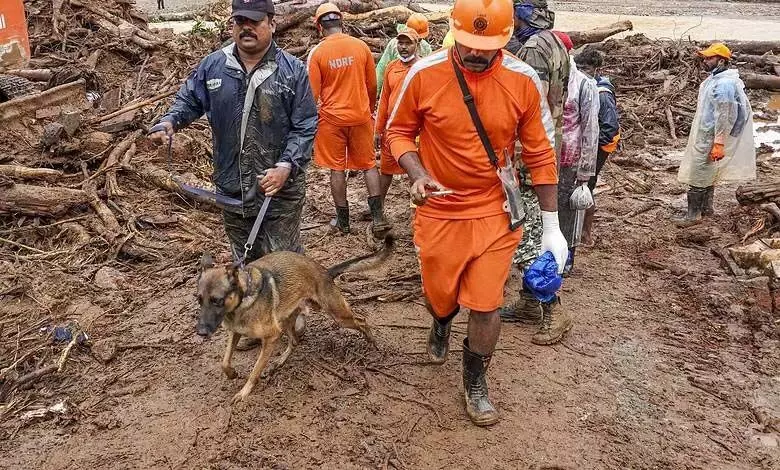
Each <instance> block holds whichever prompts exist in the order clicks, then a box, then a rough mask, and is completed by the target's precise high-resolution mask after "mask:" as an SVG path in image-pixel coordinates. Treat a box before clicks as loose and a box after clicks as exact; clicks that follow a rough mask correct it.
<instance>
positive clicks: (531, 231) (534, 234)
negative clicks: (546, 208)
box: [512, 185, 542, 270]
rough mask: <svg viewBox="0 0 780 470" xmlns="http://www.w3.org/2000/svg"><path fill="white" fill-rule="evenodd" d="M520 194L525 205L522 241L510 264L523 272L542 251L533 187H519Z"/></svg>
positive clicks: (538, 215) (539, 212) (539, 211)
mask: <svg viewBox="0 0 780 470" xmlns="http://www.w3.org/2000/svg"><path fill="white" fill-rule="evenodd" d="M520 194H521V196H522V200H523V204H525V221H524V222H523V239H522V240H521V241H520V244H519V245H518V246H517V250H516V251H515V256H514V258H512V263H514V264H516V265H517V267H518V268H520V269H521V270H525V269H526V268H528V267H529V266H531V264H532V263H533V262H534V261H536V258H538V257H539V255H540V254H541V251H542V210H541V209H540V208H539V198H538V197H537V196H536V191H534V188H533V186H527V185H520Z"/></svg>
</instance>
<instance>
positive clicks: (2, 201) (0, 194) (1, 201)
mask: <svg viewBox="0 0 780 470" xmlns="http://www.w3.org/2000/svg"><path fill="white" fill-rule="evenodd" d="M88 202H89V196H88V195H87V193H85V192H84V191H81V190H78V189H68V188H60V187H46V186H33V185H27V184H12V185H10V186H0V214H25V215H45V216H53V215H57V214H61V213H63V212H65V211H67V210H68V209H70V208H71V207H73V206H77V205H80V204H86V203H88Z"/></svg>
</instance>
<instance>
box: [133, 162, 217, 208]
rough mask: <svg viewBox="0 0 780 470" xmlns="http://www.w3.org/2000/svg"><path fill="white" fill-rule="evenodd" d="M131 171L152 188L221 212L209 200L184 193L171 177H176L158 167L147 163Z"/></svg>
mask: <svg viewBox="0 0 780 470" xmlns="http://www.w3.org/2000/svg"><path fill="white" fill-rule="evenodd" d="M133 171H135V173H136V175H137V176H138V177H139V178H140V179H141V180H142V181H143V182H145V183H149V184H152V185H153V186H156V187H158V188H160V189H164V190H166V191H171V192H174V193H176V194H178V195H180V196H182V197H184V198H186V199H188V200H191V201H197V202H201V203H203V204H204V205H207V206H210V207H214V208H217V209H220V210H221V208H220V207H219V206H218V205H216V204H214V202H213V201H210V200H209V199H201V198H198V197H196V196H195V195H193V194H191V193H189V192H187V191H184V190H183V189H182V188H181V187H180V186H179V185H178V184H177V183H176V181H175V180H174V179H173V178H172V177H171V176H177V175H171V173H169V172H168V171H166V170H164V169H162V168H160V167H157V166H155V165H152V164H149V163H147V164H145V165H142V166H139V167H138V168H134V169H133ZM177 179H179V177H177ZM189 183H191V184H192V185H193V186H198V187H205V186H208V185H207V184H206V183H203V182H200V183H198V182H194V181H193V182H189Z"/></svg>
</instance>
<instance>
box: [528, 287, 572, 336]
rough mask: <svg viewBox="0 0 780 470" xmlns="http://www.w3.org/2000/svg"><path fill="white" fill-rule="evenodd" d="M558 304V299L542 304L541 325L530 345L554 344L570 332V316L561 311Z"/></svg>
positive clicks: (559, 301)
mask: <svg viewBox="0 0 780 470" xmlns="http://www.w3.org/2000/svg"><path fill="white" fill-rule="evenodd" d="M560 303H561V300H560V298H559V297H556V298H555V300H553V301H552V302H550V303H543V304H542V325H541V326H540V327H539V331H537V332H536V333H534V335H533V336H532V337H531V342H532V343H534V344H538V345H540V346H548V345H550V344H555V343H557V342H559V341H560V340H561V339H563V335H565V334H566V333H567V332H568V331H569V330H571V327H572V321H571V316H569V314H568V313H566V312H565V311H563V310H561V306H560Z"/></svg>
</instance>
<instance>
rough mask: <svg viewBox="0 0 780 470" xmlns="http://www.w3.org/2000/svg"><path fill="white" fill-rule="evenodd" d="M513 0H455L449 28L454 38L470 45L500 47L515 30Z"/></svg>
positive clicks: (485, 47)
mask: <svg viewBox="0 0 780 470" xmlns="http://www.w3.org/2000/svg"><path fill="white" fill-rule="evenodd" d="M513 16H514V13H513V9H512V0H455V5H454V6H453V7H452V14H451V15H450V29H451V30H452V35H453V37H454V38H455V42H457V43H459V44H462V45H464V46H466V47H470V48H472V49H480V50H483V51H492V50H497V49H502V48H503V47H504V46H506V44H507V43H508V42H509V38H511V37H512V31H514V18H513Z"/></svg>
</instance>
